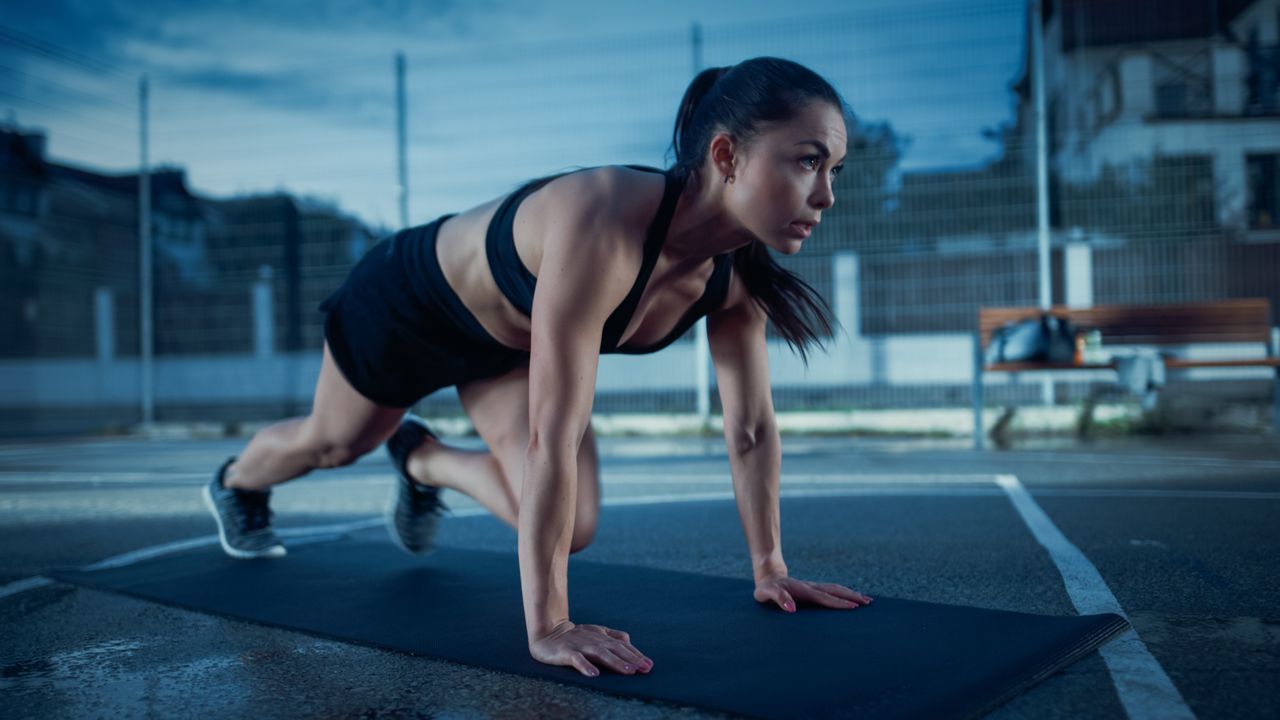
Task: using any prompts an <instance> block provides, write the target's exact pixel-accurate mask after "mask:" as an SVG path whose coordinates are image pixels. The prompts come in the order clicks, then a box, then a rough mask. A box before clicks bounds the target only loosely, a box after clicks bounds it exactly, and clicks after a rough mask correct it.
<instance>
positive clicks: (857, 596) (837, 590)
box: [815, 583, 871, 605]
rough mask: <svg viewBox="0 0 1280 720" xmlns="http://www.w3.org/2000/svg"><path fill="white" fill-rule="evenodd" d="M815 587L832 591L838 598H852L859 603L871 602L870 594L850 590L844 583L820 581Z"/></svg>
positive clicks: (828, 591)
mask: <svg viewBox="0 0 1280 720" xmlns="http://www.w3.org/2000/svg"><path fill="white" fill-rule="evenodd" d="M815 587H817V588H818V589H819V590H822V591H824V592H827V593H830V594H831V595H835V596H836V597H838V598H843V599H845V600H852V601H854V602H856V603H858V604H859V605H869V604H870V603H871V596H870V595H863V594H862V593H860V592H856V591H853V590H850V589H849V588H847V587H845V586H843V585H837V584H835V583H820V584H815Z"/></svg>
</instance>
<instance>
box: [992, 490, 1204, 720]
mask: <svg viewBox="0 0 1280 720" xmlns="http://www.w3.org/2000/svg"><path fill="white" fill-rule="evenodd" d="M995 480H996V484H997V485H999V486H1000V487H1001V488H1003V489H1004V491H1005V493H1006V494H1007V495H1008V496H1009V501H1010V502H1012V503H1013V507H1014V509H1016V510H1017V511H1018V514H1019V515H1021V516H1022V519H1023V521H1024V522H1025V523H1026V524H1027V527H1028V528H1030V529H1031V534H1032V535H1034V536H1035V538H1036V540H1038V541H1039V542H1040V544H1041V545H1043V546H1044V549H1045V550H1047V551H1048V553H1049V557H1050V558H1051V559H1052V560H1053V563H1054V565H1057V567H1058V572H1059V573H1061V574H1062V580H1063V583H1064V584H1065V585H1066V588H1067V595H1068V596H1070V598H1071V602H1072V603H1073V604H1074V605H1075V606H1076V610H1077V611H1078V612H1079V613H1080V614H1082V615H1093V614H1097V613H1115V614H1117V615H1120V616H1121V617H1124V619H1126V620H1128V619H1129V616H1128V615H1126V614H1125V612H1124V610H1123V609H1122V608H1121V607H1120V602H1119V601H1118V600H1116V596H1115V595H1113V594H1112V593H1111V588H1109V587H1107V583H1106V581H1105V580H1103V579H1102V574H1101V573H1099V572H1098V569H1097V568H1096V567H1094V566H1093V563H1091V562H1089V559H1088V558H1087V557H1085V555H1084V553H1083V552H1081V551H1080V549H1079V548H1077V547H1076V546H1075V545H1073V544H1072V543H1071V541H1070V540H1068V539H1067V538H1066V536H1065V535H1063V534H1062V531H1061V530H1059V529H1058V527H1057V526H1056V525H1054V524H1053V521H1052V520H1050V519H1049V516H1048V515H1046V514H1045V512H1044V510H1041V509H1040V506H1039V505H1037V504H1036V501H1035V500H1034V499H1033V498H1032V497H1031V493H1029V492H1027V489H1026V488H1025V487H1023V485H1022V483H1021V482H1019V481H1018V478H1017V477H1015V476H1013V475H997V476H996V479H995ZM1098 652H1099V653H1100V654H1101V655H1102V659H1103V660H1104V661H1105V662H1106V663H1107V669H1108V670H1109V671H1110V672H1111V679H1112V681H1113V682H1114V683H1115V688H1116V694H1117V695H1119V697H1120V703H1121V705H1123V706H1124V709H1125V713H1126V714H1128V716H1129V717H1130V718H1133V719H1134V720H1147V719H1148V718H1152V719H1155V718H1160V719H1161V720H1164V719H1165V718H1169V719H1172V720H1184V719H1191V720H1194V718H1195V714H1194V713H1192V712H1191V708H1189V707H1187V703H1186V701H1185V700H1183V698H1182V694H1181V693H1179V692H1178V688H1177V687H1175V686H1174V684H1173V681H1172V680H1170V679H1169V676H1168V675H1167V674H1165V671H1164V668H1162V667H1160V663H1159V662H1157V661H1156V659H1155V658H1154V657H1152V655H1151V652H1150V651H1149V650H1147V646H1146V645H1145V644H1143V642H1142V640H1141V639H1140V638H1139V637H1138V632H1137V630H1135V629H1133V628H1132V627H1130V629H1128V630H1126V631H1125V632H1123V633H1121V634H1120V635H1119V636H1118V637H1116V638H1115V639H1113V640H1111V641H1109V642H1107V643H1106V644H1104V645H1102V646H1101V647H1100V648H1098Z"/></svg>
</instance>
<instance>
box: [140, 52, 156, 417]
mask: <svg viewBox="0 0 1280 720" xmlns="http://www.w3.org/2000/svg"><path fill="white" fill-rule="evenodd" d="M147 104H148V87H147V76H146V75H143V76H142V77H141V78H140V79H139V81H138V140H139V148H140V151H141V154H140V158H139V165H138V257H139V262H138V338H139V360H140V363H139V365H140V367H141V377H140V378H139V384H140V385H141V389H142V393H141V394H142V424H143V426H148V425H150V424H151V423H152V422H154V421H155V392H154V385H153V382H154V368H153V367H152V354H153V352H154V349H153V347H152V329H151V319H152V313H151V293H152V287H151V169H150V167H149V165H148V161H147Z"/></svg>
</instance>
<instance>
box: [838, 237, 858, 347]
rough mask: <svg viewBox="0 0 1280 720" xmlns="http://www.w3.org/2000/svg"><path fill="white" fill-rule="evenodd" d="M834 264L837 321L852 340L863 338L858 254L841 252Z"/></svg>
mask: <svg viewBox="0 0 1280 720" xmlns="http://www.w3.org/2000/svg"><path fill="white" fill-rule="evenodd" d="M834 259H835V262H833V263H832V265H831V269H832V274H833V276H832V280H833V281H834V283H833V284H834V286H835V289H836V292H835V295H836V320H837V321H839V323H840V325H841V326H843V327H844V329H845V332H846V334H847V335H848V336H849V339H850V340H858V339H860V338H861V337H862V313H861V311H860V308H859V307H858V296H859V293H860V292H861V289H860V288H859V287H858V276H859V271H860V269H861V268H860V266H859V262H858V260H859V258H858V254H857V253H855V252H840V253H836V255H835V258H834Z"/></svg>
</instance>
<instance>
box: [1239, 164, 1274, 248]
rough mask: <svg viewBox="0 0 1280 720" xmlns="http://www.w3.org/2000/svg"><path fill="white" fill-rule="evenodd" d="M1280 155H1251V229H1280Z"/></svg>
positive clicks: (1249, 173) (1248, 166) (1248, 170)
mask: <svg viewBox="0 0 1280 720" xmlns="http://www.w3.org/2000/svg"><path fill="white" fill-rule="evenodd" d="M1277 160H1280V155H1277V154H1274V153H1273V154H1269V155H1249V156H1247V157H1246V159H1245V163H1246V166H1247V170H1246V174H1247V177H1248V183H1249V228H1250V229H1252V230H1276V229H1280V162H1277Z"/></svg>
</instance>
